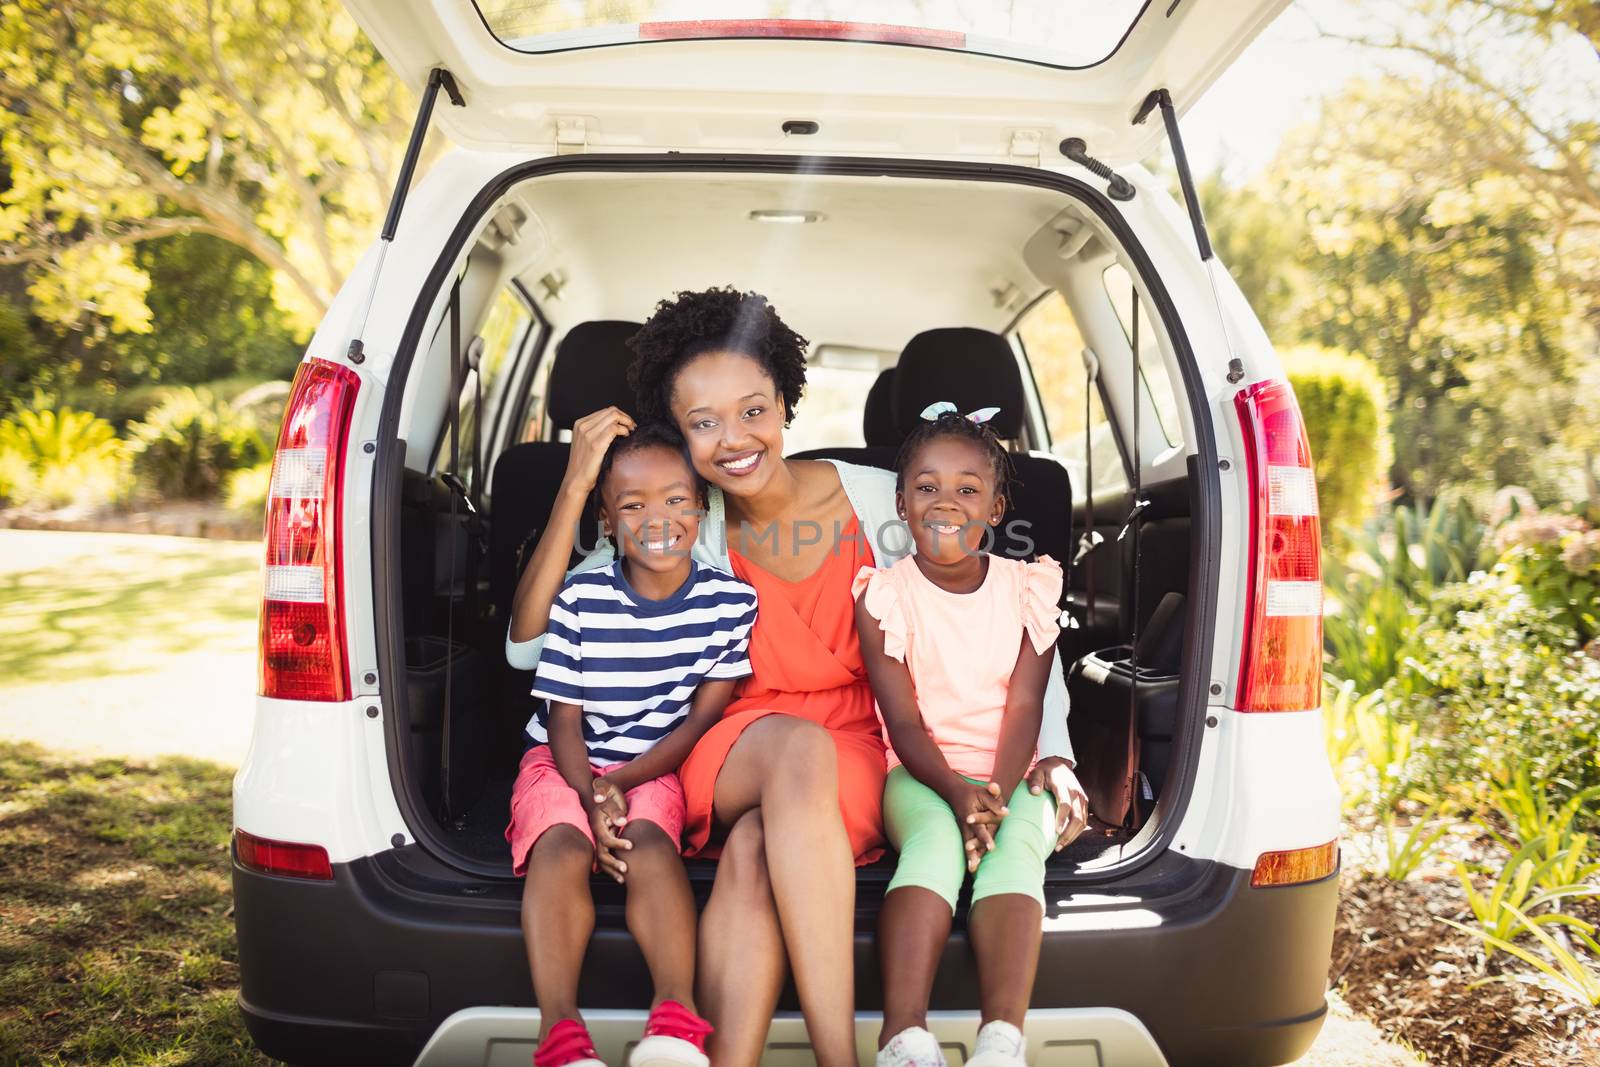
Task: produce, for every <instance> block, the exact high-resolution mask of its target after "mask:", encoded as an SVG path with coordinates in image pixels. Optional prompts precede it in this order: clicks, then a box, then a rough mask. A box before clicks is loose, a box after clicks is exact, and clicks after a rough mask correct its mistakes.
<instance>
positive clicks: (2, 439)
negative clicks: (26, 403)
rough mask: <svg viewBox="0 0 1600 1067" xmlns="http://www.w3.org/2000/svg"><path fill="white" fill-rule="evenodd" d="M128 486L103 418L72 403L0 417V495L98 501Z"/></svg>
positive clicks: (24, 500) (118, 446) (47, 503)
mask: <svg viewBox="0 0 1600 1067" xmlns="http://www.w3.org/2000/svg"><path fill="white" fill-rule="evenodd" d="M126 489H127V477H126V460H125V456H124V452H123V447H122V443H121V442H119V441H118V440H117V437H116V432H115V431H114V430H113V429H112V428H111V424H110V423H109V422H106V421H105V420H104V419H100V418H96V417H95V416H94V415H93V414H91V413H90V412H87V411H74V410H72V409H71V408H61V409H59V410H45V411H19V412H18V413H17V414H15V415H13V416H12V417H11V418H9V419H6V420H5V421H4V422H0V499H4V500H5V501H6V502H8V503H11V504H24V505H30V504H31V505H41V506H44V507H62V506H64V505H68V504H77V505H83V506H90V507H93V506H98V505H102V504H108V503H111V502H113V501H115V500H118V499H120V498H121V497H122V496H123V494H124V493H125V491H126Z"/></svg>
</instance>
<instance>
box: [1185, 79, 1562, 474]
mask: <svg viewBox="0 0 1600 1067" xmlns="http://www.w3.org/2000/svg"><path fill="white" fill-rule="evenodd" d="M1432 88H1433V91H1431V92H1430V93H1429V94H1428V95H1427V96H1426V99H1427V101H1428V103H1427V105H1426V106H1423V105H1421V104H1419V94H1420V93H1422V92H1423V91H1424V87H1423V86H1419V84H1418V80H1417V79H1416V78H1414V77H1410V78H1403V77H1379V78H1376V79H1374V80H1371V81H1365V82H1357V83H1354V84H1352V85H1351V86H1350V87H1348V88H1347V89H1345V90H1344V91H1343V92H1341V93H1340V94H1338V95H1337V96H1335V97H1333V98H1330V99H1329V100H1327V101H1326V102H1325V103H1324V105H1323V107H1322V109H1321V113H1320V115H1319V117H1318V119H1317V120H1316V121H1315V122H1312V123H1309V124H1308V125H1306V126H1305V127H1303V128H1301V129H1299V130H1296V131H1294V132H1292V133H1291V134H1290V135H1289V136H1288V137H1287V138H1286V139H1285V142H1284V145H1283V147H1282V149H1281V150H1280V153H1279V157H1278V159H1277V162H1276V163H1275V165H1274V168H1273V170H1272V172H1271V173H1270V175H1269V176H1267V177H1266V178H1264V179H1262V180H1261V181H1259V182H1258V183H1257V186H1256V187H1255V189H1254V190H1253V194H1252V195H1253V201H1254V207H1253V208H1252V211H1253V212H1254V213H1255V214H1259V213H1261V212H1265V213H1266V214H1267V216H1268V217H1275V218H1278V219H1279V220H1280V224H1283V222H1282V220H1283V219H1284V218H1288V217H1294V221H1293V222H1292V223H1288V224H1287V225H1288V226H1289V229H1288V231H1287V232H1300V233H1304V234H1305V235H1306V240H1304V241H1303V242H1300V243H1299V244H1298V245H1297V246H1296V249H1295V250H1294V252H1293V253H1292V254H1291V255H1290V256H1289V259H1288V262H1287V263H1285V264H1284V265H1283V266H1282V267H1280V268H1278V269H1277V271H1276V273H1279V274H1281V275H1282V276H1284V277H1304V278H1305V281H1304V283H1302V285H1301V286H1300V288H1299V291H1298V292H1297V293H1295V294H1293V295H1290V296H1282V295H1277V294H1272V295H1269V297H1268V300H1267V302H1268V305H1269V307H1283V308H1286V309H1287V311H1286V312H1284V313H1283V314H1284V317H1285V320H1286V321H1285V322H1284V324H1283V325H1282V326H1279V327H1277V328H1275V329H1274V333H1273V337H1274V340H1275V341H1277V342H1278V343H1279V344H1292V343H1295V342H1302V341H1303V342H1309V343H1312V344H1315V345H1319V346H1324V347H1329V348H1334V349H1338V350H1341V351H1347V352H1354V353H1359V354H1361V355H1362V356H1364V357H1366V358H1367V359H1369V360H1371V361H1372V363H1373V364H1374V365H1375V366H1376V367H1377V368H1378V370H1379V371H1380V373H1381V375H1382V377H1383V380H1384V384H1385V386H1386V387H1387V390H1388V397H1389V402H1390V408H1389V411H1390V415H1391V423H1392V424H1391V431H1392V433H1393V440H1394V461H1393V464H1392V467H1391V469H1390V472H1389V481H1390V482H1391V483H1392V484H1394V485H1395V486H1396V487H1398V488H1399V489H1401V490H1402V491H1403V492H1404V493H1405V494H1407V495H1409V496H1411V497H1413V498H1430V497H1433V496H1435V495H1437V494H1438V493H1439V492H1440V491H1441V490H1442V489H1443V488H1445V487H1447V486H1452V485H1456V486H1472V487H1476V488H1483V489H1493V488H1494V487H1496V486H1498V485H1501V484H1506V483H1508V482H1514V483H1516V484H1521V485H1528V486H1530V487H1532V488H1534V489H1535V491H1536V492H1537V493H1538V494H1539V495H1540V496H1542V497H1545V498H1558V497H1559V496H1560V495H1561V494H1562V493H1563V492H1564V491H1565V490H1566V488H1567V487H1568V486H1569V485H1570V484H1571V478H1572V473H1573V468H1574V466H1575V465H1576V464H1575V461H1574V455H1573V453H1574V451H1575V450H1577V449H1578V447H1579V444H1578V442H1576V441H1575V440H1573V430H1574V427H1578V428H1581V427H1583V425H1584V424H1585V422H1587V421H1588V420H1584V419H1582V418H1581V417H1580V415H1579V413H1580V412H1581V410H1582V400H1581V395H1582V394H1581V393H1580V391H1579V388H1578V384H1577V381H1578V379H1577V353H1580V352H1583V351H1586V350H1591V349H1592V346H1593V329H1592V326H1588V325H1585V323H1584V316H1585V313H1586V312H1587V311H1588V309H1589V307H1590V306H1592V305H1591V304H1589V303H1586V300H1585V298H1583V297H1581V296H1579V295H1577V294H1575V293H1574V290H1573V287H1572V286H1570V285H1564V284H1562V281H1561V280H1560V278H1559V274H1560V272H1561V271H1562V270H1566V269H1569V268H1568V267H1567V266H1565V265H1564V262H1563V261H1562V260H1561V259H1560V257H1554V256H1552V255H1551V254H1550V248H1551V245H1552V243H1553V242H1555V241H1556V240H1557V239H1558V238H1560V237H1561V236H1562V234H1563V233H1564V232H1565V229H1570V230H1571V232H1572V233H1574V234H1575V233H1577V232H1578V230H1577V228H1576V224H1574V226H1573V227H1567V228H1565V229H1564V228H1563V227H1562V226H1561V225H1560V224H1558V223H1557V222H1555V221H1554V220H1553V219H1552V216H1551V215H1550V213H1549V211H1548V210H1547V206H1548V204H1549V203H1550V201H1548V200H1547V199H1543V198H1541V197H1539V196H1537V195H1535V194H1533V193H1532V192H1531V191H1530V190H1529V189H1528V188H1526V187H1524V186H1523V185H1522V184H1521V182H1520V178H1521V177H1523V176H1525V175H1527V174H1530V173H1533V172H1534V171H1535V170H1536V168H1533V167H1531V166H1523V164H1522V161H1521V160H1520V159H1518V158H1517V153H1518V152H1519V151H1521V152H1525V151H1527V149H1526V144H1527V141H1526V139H1521V140H1520V141H1519V139H1518V138H1516V137H1511V136H1507V137H1504V138H1502V137H1500V136H1499V135H1500V134H1501V133H1502V132H1504V131H1502V130H1500V129H1494V130H1492V131H1491V130H1489V129H1487V127H1486V126H1485V125H1474V126H1472V127H1470V128H1472V129H1474V131H1478V130H1481V131H1482V132H1483V134H1484V136H1483V138H1481V139H1480V138H1477V137H1474V136H1470V135H1468V134H1467V133H1465V132H1463V131H1464V129H1466V128H1468V127H1463V126H1460V125H1459V124H1458V128H1457V129H1456V130H1455V131H1454V133H1453V135H1452V134H1448V133H1447V132H1446V130H1445V126H1446V123H1444V122H1442V121H1441V120H1439V118H1438V117H1437V116H1439V115H1443V114H1450V115H1454V116H1472V117H1473V122H1474V123H1481V124H1488V123H1490V119H1489V118H1488V117H1486V116H1487V113H1488V112H1489V111H1493V110H1494V105H1495V101H1494V100H1493V98H1492V95H1491V94H1492V91H1493V90H1492V89H1491V88H1487V87H1484V86H1478V87H1473V86H1469V85H1464V84H1452V85H1449V86H1442V85H1441V86H1438V87H1432ZM1508 110H1509V109H1504V108H1501V109H1499V111H1500V112H1506V111H1508ZM1498 113H1499V112H1497V114H1498ZM1463 121H1465V120H1463ZM1591 140H1592V138H1591ZM1569 143H1570V142H1569ZM1487 144H1494V145H1497V146H1502V147H1501V149H1500V150H1499V151H1498V152H1497V153H1496V154H1497V155H1498V157H1499V161H1498V162H1487V161H1484V160H1476V161H1474V166H1473V168H1472V169H1471V170H1470V171H1468V170H1463V169H1460V168H1457V167H1456V166H1455V164H1456V163H1458V162H1461V160H1459V159H1458V158H1456V157H1457V155H1458V154H1459V153H1458V148H1460V147H1461V146H1466V148H1465V150H1466V151H1473V150H1477V149H1481V148H1482V146H1484V145H1487ZM1584 151H1585V152H1586V153H1587V154H1589V155H1592V151H1590V150H1588V149H1585V150H1584ZM1447 163H1448V164H1449V165H1448V166H1447V165H1446V164H1447ZM1506 170H1510V171H1512V172H1513V173H1512V174H1507V173H1505V171H1506ZM1588 195H1590V196H1591V199H1589V200H1588V203H1589V204H1592V203H1593V200H1592V194H1588ZM1575 202H1576V201H1575ZM1280 205H1281V209H1280V207H1279V206H1280ZM1583 210H1584V211H1592V207H1587V208H1583ZM1211 217H1212V218H1214V219H1216V220H1217V225H1218V227H1219V228H1221V229H1223V230H1224V231H1225V230H1226V227H1227V226H1228V225H1229V223H1228V220H1227V219H1226V218H1225V217H1221V216H1216V215H1213V216H1211ZM1244 226H1245V227H1246V228H1247V232H1248V231H1249V230H1251V229H1254V230H1259V229H1261V226H1262V223H1261V222H1260V221H1259V219H1257V218H1255V217H1254V214H1251V213H1247V215H1246V218H1245V220H1244ZM1234 240H1235V239H1234V238H1232V237H1230V236H1226V235H1225V236H1224V237H1223V238H1221V239H1220V240H1219V243H1220V244H1221V245H1222V246H1223V247H1224V248H1227V247H1229V242H1230V241H1234ZM1573 252H1574V255H1575V256H1577V257H1578V258H1571V259H1568V260H1566V261H1565V263H1567V264H1570V263H1576V262H1580V261H1583V262H1593V259H1592V250H1591V251H1589V252H1587V253H1586V252H1584V251H1583V250H1582V249H1578V248H1574V249H1573ZM1252 269H1254V270H1256V271H1257V272H1258V273H1262V274H1263V275H1265V276H1268V277H1270V276H1271V275H1272V274H1273V273H1274V267H1273V266H1272V265H1270V264H1256V265H1253V267H1252ZM1592 277H1593V275H1592V274H1590V278H1591V281H1592ZM1242 284H1243V283H1242ZM1246 291H1247V293H1249V287H1248V286H1246ZM1250 295H1252V296H1253V295H1254V294H1250ZM1275 313H1276V312H1275Z"/></svg>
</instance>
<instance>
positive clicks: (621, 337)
mask: <svg viewBox="0 0 1600 1067" xmlns="http://www.w3.org/2000/svg"><path fill="white" fill-rule="evenodd" d="M638 332H639V324H638V323H637V322H619V321H616V320H604V321H599V322H580V323H578V325H576V326H574V327H573V328H572V329H570V330H568V331H567V335H566V336H565V337H563V338H562V339H561V343H560V344H558V345H556V356H555V359H556V361H555V364H554V365H553V366H551V368H550V384H549V386H548V388H549V393H548V396H547V398H546V401H545V405H546V409H547V410H548V411H549V413H550V421H551V423H552V424H553V425H554V427H555V429H557V430H570V429H572V424H573V423H575V422H577V421H578V420H579V419H581V418H583V417H584V416H585V415H587V414H589V413H590V412H591V411H599V410H600V409H601V408H603V407H609V406H610V405H612V404H615V405H616V406H617V407H619V408H621V409H622V410H623V411H626V412H627V413H628V414H630V415H633V416H634V417H636V418H637V417H638V407H639V402H638V401H637V400H636V399H635V398H634V395H633V390H632V389H630V388H628V364H630V363H632V362H633V350H632V349H630V348H629V347H628V346H627V344H626V342H627V340H628V338H630V337H632V336H633V335H634V334H636V333H638Z"/></svg>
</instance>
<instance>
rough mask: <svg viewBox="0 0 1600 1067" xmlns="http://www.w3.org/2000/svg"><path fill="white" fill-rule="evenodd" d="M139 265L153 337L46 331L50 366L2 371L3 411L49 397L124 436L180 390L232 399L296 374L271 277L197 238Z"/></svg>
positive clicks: (294, 345) (139, 253)
mask: <svg viewBox="0 0 1600 1067" xmlns="http://www.w3.org/2000/svg"><path fill="white" fill-rule="evenodd" d="M133 255H134V260H135V262H136V263H138V264H139V265H140V266H141V267H142V268H144V269H145V270H146V271H147V272H148V273H149V275H150V278H151V286H150V291H149V292H148V294H147V296H146V303H147V304H148V306H149V310H150V324H151V330H150V332H149V333H139V334H134V333H108V334H105V335H103V336H95V335H94V334H93V333H92V332H89V331H82V330H63V329H60V328H58V327H52V326H50V325H48V324H40V325H38V326H36V327H35V332H34V335H33V336H34V337H35V338H37V340H36V341H35V342H34V343H35V345H36V346H38V347H39V348H40V349H41V350H48V351H49V353H50V358H49V359H47V360H37V361H35V362H34V363H32V364H30V365H28V366H26V367H19V368H18V370H17V372H16V373H15V374H12V373H11V371H10V368H9V367H8V368H6V369H5V370H0V406H3V405H5V404H6V403H7V402H10V403H11V404H13V405H15V406H20V405H21V404H22V403H23V402H25V401H26V398H27V397H28V396H29V395H30V394H31V393H32V391H33V390H34V389H36V388H37V389H44V390H47V391H49V392H51V393H53V394H55V395H56V396H57V397H59V399H60V400H61V402H63V403H66V404H70V405H72V406H73V407H78V408H83V409H86V410H89V411H93V412H95V414H97V415H100V416H101V417H102V418H105V419H108V420H110V421H111V422H112V423H114V424H115V425H117V426H119V427H121V426H126V425H127V424H128V423H129V422H133V421H136V420H138V419H142V418H143V417H144V416H145V415H146V414H147V413H148V412H149V411H150V410H151V409H152V408H154V407H156V406H157V405H159V404H160V403H161V401H162V400H164V399H166V397H167V395H168V394H169V393H170V392H171V391H172V389H173V388H174V387H176V386H183V385H207V386H209V387H210V388H211V389H212V391H213V392H216V393H218V394H219V395H221V396H223V397H224V399H228V398H230V396H231V393H232V392H233V391H234V389H235V388H237V389H241V390H242V389H244V388H247V387H249V386H251V385H254V384H256V383H258V382H261V381H263V380H266V379H273V380H276V379H287V378H289V377H290V376H291V375H292V374H293V373H294V367H295V364H296V362H297V361H298V360H299V358H300V354H301V346H300V343H299V341H298V340H297V339H296V336H295V333H294V330H293V329H292V327H291V325H290V323H289V321H288V319H287V317H286V316H285V315H284V313H283V312H281V311H280V310H278V308H277V307H276V306H275V305H274V303H273V297H272V277H271V273H270V272H269V271H267V270H266V268H264V267H262V266H261V265H260V264H259V263H257V262H256V261H254V260H253V259H251V258H250V256H248V255H247V254H246V253H244V252H242V251H241V250H239V249H238V248H236V247H234V246H233V245H229V244H227V243H225V242H223V241H220V240H218V239H216V238H214V237H208V236H204V235H194V236H187V237H171V238H167V239H165V240H162V241H147V242H143V243H141V244H139V245H137V246H136V247H135V250H134V253H133ZM0 308H3V306H0ZM0 331H3V326H0ZM235 381H237V383H238V385H237V386H232V385H230V384H228V383H232V382H235Z"/></svg>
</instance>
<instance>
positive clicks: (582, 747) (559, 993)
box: [506, 424, 756, 1067]
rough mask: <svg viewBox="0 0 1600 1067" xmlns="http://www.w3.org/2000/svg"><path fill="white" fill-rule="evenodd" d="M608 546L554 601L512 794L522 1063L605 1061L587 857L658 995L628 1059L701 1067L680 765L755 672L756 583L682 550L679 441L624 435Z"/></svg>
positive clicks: (653, 433)
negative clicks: (584, 976)
mask: <svg viewBox="0 0 1600 1067" xmlns="http://www.w3.org/2000/svg"><path fill="white" fill-rule="evenodd" d="M595 495H596V497H597V498H598V500H599V502H600V508H599V511H600V520H601V524H602V527H603V528H604V530H605V533H606V535H607V536H608V537H610V538H611V539H612V540H613V541H614V542H615V543H616V545H617V551H618V555H617V558H616V559H615V560H614V561H613V562H612V563H611V564H609V565H608V566H604V567H599V568H596V569H593V570H589V571H584V572H582V573H578V574H573V575H570V576H569V577H568V578H567V581H566V584H565V585H564V586H563V587H562V589H561V592H560V593H559V594H557V596H556V599H555V602H554V603H553V604H552V605H551V608H550V621H549V625H548V627H547V629H546V636H545V643H544V647H543V649H542V650H541V652H540V658H539V665H538V670H537V676H536V679H535V682H534V687H533V695H534V696H537V697H543V698H544V699H546V700H548V701H549V702H550V705H549V711H548V713H547V714H546V716H545V721H544V722H540V720H539V717H538V716H535V718H534V720H533V721H532V722H530V723H529V724H528V736H529V738H530V739H531V740H532V741H533V743H534V747H532V748H530V749H529V750H528V752H527V753H526V754H525V755H524V756H523V759H522V765H521V767H520V769H519V771H518V774H517V781H516V785H515V786H514V787H513V790H512V797H511V825H510V826H509V827H508V828H507V829H506V839H507V840H508V841H509V842H510V843H511V852H512V863H513V867H514V869H515V871H516V872H517V873H518V874H522V873H523V872H524V871H526V875H527V884H526V887H525V889H524V892H523V898H522V929H523V934H524V936H525V938H526V940H527V945H528V963H529V967H530V968H531V970H532V972H533V985H534V995H535V997H536V998H537V1000H538V1003H539V1011H540V1027H541V1032H540V1035H539V1038H540V1040H539V1047H538V1050H537V1051H536V1052H535V1053H534V1056H533V1062H534V1065H535V1067H565V1065H569V1064H575V1065H578V1067H603V1065H602V1064H601V1063H600V1061H599V1059H598V1058H597V1057H596V1055H595V1051H594V1043H593V1041H592V1040H591V1039H590V1036H589V1032H588V1030H587V1029H586V1028H585V1027H584V1025H583V1022H582V1020H581V1018H580V1017H579V1014H578V1005H577V989H578V975H579V971H580V969H581V967H582V964H583V956H584V951H585V949H586V948H587V946H588V943H589V937H590V935H591V934H592V933H593V931H594V901H593V898H592V897H591V895H590V890H589V876H590V873H591V872H592V871H593V870H594V869H595V866H596V864H597V863H598V867H599V869H600V870H602V871H603V872H604V873H606V874H607V875H609V876H610V877H612V878H615V879H616V880H617V881H618V882H620V883H622V884H624V885H625V886H626V887H627V894H628V903H627V922H628V929H629V931H630V932H631V933H632V934H633V936H634V939H635V940H636V941H637V942H638V944H639V948H640V950H641V951H642V952H643V953H644V958H645V962H646V964H647V965H648V966H649V968H650V977H651V981H652V982H653V983H654V987H655V997H654V1002H653V1004H652V1007H651V1012H650V1018H649V1021H648V1022H647V1023H646V1026H645V1036H644V1039H643V1040H642V1041H641V1042H640V1043H639V1044H638V1045H637V1046H635V1048H634V1050H633V1052H632V1053H631V1055H630V1056H629V1064H630V1065H631V1067H669V1065H670V1067H676V1065H682V1067H707V1064H708V1060H707V1058H706V1055H705V1040H706V1037H707V1036H708V1035H709V1034H710V1032H711V1026H710V1024H708V1023H707V1022H706V1021H705V1020H704V1019H702V1018H700V1017H699V1016H698V1015H697V1014H695V1011H694V1000H693V988H694V954H695V923H696V912H695V905H694V897H693V895H692V893H691V892H690V889H689V880H688V877H687V875H686V874H685V873H684V869H683V861H682V859H681V858H680V856H679V836H680V834H681V832H682V829H683V820H684V799H683V787H682V785H681V784H680V783H679V781H678V777H677V774H676V771H677V769H678V767H679V765H680V764H681V763H682V762H683V760H684V757H686V756H687V755H688V754H689V750H690V749H692V748H693V747H694V745H695V742H696V741H698V740H699V739H700V737H701V736H702V735H703V734H704V733H705V732H706V730H708V729H710V727H711V726H712V724H713V723H715V722H716V721H717V720H718V719H719V718H721V716H722V712H723V709H724V708H725V707H726V706H727V704H728V702H729V700H730V699H731V698H732V696H733V689H734V683H735V680H736V679H738V678H742V677H744V676H746V675H748V674H749V673H750V663H749V656H748V646H749V636H750V627H751V626H752V624H753V623H754V622H755V612H756V597H755V591H754V590H753V589H751V588H750V587H749V586H748V585H746V584H745V583H743V582H741V581H739V580H738V579H736V578H734V577H732V576H731V575H728V574H725V573H723V572H722V571H719V570H716V569H714V568H711V567H707V566H705V565H704V564H701V563H698V562H696V561H695V560H693V559H691V558H690V555H689V550H690V548H691V547H692V546H693V545H694V543H695V540H696V538H697V537H698V536H699V533H700V515H701V514H703V513H704V509H705V488H704V486H703V484H702V483H701V482H700V479H699V477H698V475H696V473H695V471H694V469H693V467H691V466H690V465H689V461H688V459H687V457H686V456H685V454H684V451H683V445H682V440H681V438H680V437H679V436H678V434H677V431H676V430H674V429H672V428H670V427H667V426H664V425H661V424H647V425H643V426H640V427H639V428H638V429H636V430H635V431H633V432H632V433H631V434H629V435H627V436H625V437H619V438H617V440H616V441H614V442H613V443H612V445H611V448H610V450H609V451H608V452H607V453H606V456H605V459H604V460H602V462H601V465H600V471H599V475H598V478H597V479H596V482H595Z"/></svg>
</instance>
